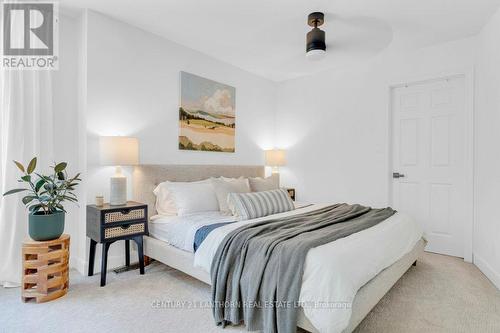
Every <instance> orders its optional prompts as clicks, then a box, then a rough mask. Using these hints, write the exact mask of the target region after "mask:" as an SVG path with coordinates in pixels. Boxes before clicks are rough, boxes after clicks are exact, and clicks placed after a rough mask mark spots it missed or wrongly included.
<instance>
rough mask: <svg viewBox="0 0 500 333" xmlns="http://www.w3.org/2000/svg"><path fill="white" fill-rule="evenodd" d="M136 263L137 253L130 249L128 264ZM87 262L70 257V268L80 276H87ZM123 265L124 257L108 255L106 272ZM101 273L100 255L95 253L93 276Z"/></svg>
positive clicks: (122, 255)
mask: <svg viewBox="0 0 500 333" xmlns="http://www.w3.org/2000/svg"><path fill="white" fill-rule="evenodd" d="M136 261H137V251H134V249H133V248H131V249H130V262H131V263H134V262H136ZM88 265H89V262H88V260H86V259H82V258H76V257H71V259H70V267H71V268H75V269H76V270H77V271H78V272H79V273H80V274H82V275H87V272H88V271H87V270H88ZM123 265H125V255H124V254H121V255H114V256H111V255H108V265H107V266H108V267H107V268H108V269H107V270H108V272H109V271H110V270H112V269H113V268H117V267H121V266H123ZM100 272H101V258H100V253H96V258H95V263H94V274H97V273H100Z"/></svg>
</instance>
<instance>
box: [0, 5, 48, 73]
mask: <svg viewBox="0 0 500 333" xmlns="http://www.w3.org/2000/svg"><path fill="white" fill-rule="evenodd" d="M55 8H56V4H55V3H49V2H35V3H32V2H29V3H28V2H15V3H9V2H7V3H3V8H2V9H3V14H2V21H3V22H2V47H3V48H2V56H3V57H2V68H3V69H57V52H56V51H57V37H58V36H57V32H58V29H57V27H58V18H57V15H56V14H57V12H56V11H55Z"/></svg>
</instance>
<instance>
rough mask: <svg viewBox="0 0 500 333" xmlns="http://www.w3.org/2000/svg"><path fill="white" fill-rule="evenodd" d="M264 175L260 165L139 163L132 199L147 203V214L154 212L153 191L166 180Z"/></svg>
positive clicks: (135, 169) (180, 180) (186, 180)
mask: <svg viewBox="0 0 500 333" xmlns="http://www.w3.org/2000/svg"><path fill="white" fill-rule="evenodd" d="M219 176H224V177H241V176H243V177H264V166H262V165H139V166H136V167H134V174H133V187H134V200H136V201H139V202H144V203H146V204H148V215H149V216H152V215H154V214H156V211H155V200H156V197H155V195H154V193H153V190H154V189H155V187H156V186H157V185H158V184H159V183H161V182H164V181H166V180H170V181H174V182H191V181H197V180H203V179H207V178H210V177H219Z"/></svg>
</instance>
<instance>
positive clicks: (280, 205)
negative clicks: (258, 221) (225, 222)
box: [227, 189, 295, 221]
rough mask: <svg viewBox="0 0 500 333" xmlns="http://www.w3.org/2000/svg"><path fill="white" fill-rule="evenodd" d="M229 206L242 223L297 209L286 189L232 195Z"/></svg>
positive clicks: (229, 197)
mask: <svg viewBox="0 0 500 333" xmlns="http://www.w3.org/2000/svg"><path fill="white" fill-rule="evenodd" d="M227 204H228V206H229V208H230V209H231V212H232V213H233V215H234V216H236V217H237V218H238V219H239V220H240V221H241V220H250V219H255V218H258V217H264V216H267V215H272V214H278V213H283V212H288V211H290V210H293V209H294V208H295V207H294V205H293V201H292V199H291V198H290V196H289V195H288V192H287V191H286V190H284V189H279V190H271V191H262V192H252V193H230V194H229V195H228V196H227Z"/></svg>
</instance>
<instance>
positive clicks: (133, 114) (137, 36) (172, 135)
mask: <svg viewBox="0 0 500 333" xmlns="http://www.w3.org/2000/svg"><path fill="white" fill-rule="evenodd" d="M86 66H87V98H86V103H87V105H86V112H85V116H86V124H87V137H88V140H87V152H88V155H87V164H88V170H87V171H88V174H87V186H86V193H87V202H88V203H93V202H94V198H95V195H97V194H104V196H105V198H106V199H109V176H110V175H111V174H112V173H113V172H114V170H113V168H111V167H101V166H99V165H98V162H99V161H98V137H99V136H103V135H126V136H134V137H137V138H139V146H140V163H142V164H148V163H150V164H248V165H261V164H263V162H264V161H263V151H262V149H263V148H270V147H271V146H272V143H273V139H274V137H273V136H274V101H275V83H273V82H271V81H268V80H265V79H262V78H260V77H257V76H255V75H252V74H250V73H248V72H245V71H243V70H241V69H238V68H236V67H234V66H231V65H229V64H226V63H223V62H220V61H218V60H215V59H213V58H210V57H208V56H206V55H203V54H201V53H199V52H197V51H194V50H191V49H189V48H186V47H183V46H181V45H178V44H175V43H173V42H170V41H168V40H166V39H163V38H161V37H158V36H156V35H153V34H151V33H149V32H146V31H143V30H140V29H138V28H135V27H133V26H131V25H128V24H125V23H122V22H119V21H116V20H114V19H111V18H109V17H106V16H104V15H101V14H98V13H95V12H91V11H89V12H88V21H87V64H86ZM180 71H187V72H190V73H193V74H196V75H200V76H203V77H206V78H209V79H212V80H216V81H219V82H223V83H226V84H229V85H231V86H234V87H236V152H235V153H210V152H189V151H179V150H178V107H179V72H180ZM128 171H129V172H130V170H128ZM130 178H131V177H129V180H130ZM129 189H131V186H129ZM111 251H112V252H110V253H111V255H112V256H114V255H115V256H116V257H117V258H118V256H119V258H121V255H120V254H121V253H122V252H123V249H122V246H121V245H120V246H117V247H116V249H113V247H112V248H111ZM98 253H99V252H98ZM113 260H114V259H113V258H111V259H110V266H113V265H114V263H113ZM116 260H119V261H121V259H116Z"/></svg>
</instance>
